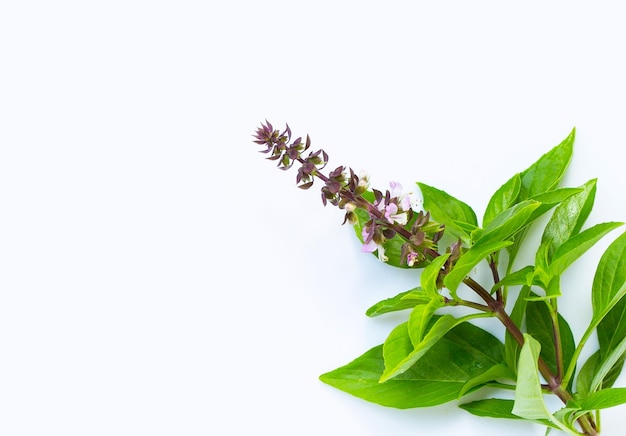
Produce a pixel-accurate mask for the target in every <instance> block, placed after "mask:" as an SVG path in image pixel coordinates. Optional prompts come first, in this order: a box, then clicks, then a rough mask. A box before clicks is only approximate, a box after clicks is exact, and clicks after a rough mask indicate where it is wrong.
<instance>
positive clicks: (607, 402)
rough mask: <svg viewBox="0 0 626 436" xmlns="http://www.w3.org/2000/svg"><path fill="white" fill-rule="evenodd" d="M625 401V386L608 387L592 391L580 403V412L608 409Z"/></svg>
mask: <svg viewBox="0 0 626 436" xmlns="http://www.w3.org/2000/svg"><path fill="white" fill-rule="evenodd" d="M625 403H626V388H609V389H603V390H601V391H598V392H594V393H593V394H591V395H589V396H588V397H587V398H585V399H584V400H583V402H582V404H581V405H580V407H581V409H582V411H581V413H582V412H589V411H593V410H599V409H608V408H610V407H615V406H619V405H620V404H625Z"/></svg>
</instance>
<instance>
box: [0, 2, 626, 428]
mask: <svg viewBox="0 0 626 436" xmlns="http://www.w3.org/2000/svg"><path fill="white" fill-rule="evenodd" d="M623 17H624V11H623V10H622V7H621V6H620V3H619V2H593V3H591V2H569V1H568V2H524V3H523V4H519V5H515V6H513V5H511V3H510V2H505V4H503V2H496V1H494V2H485V1H470V2H408V1H397V2H396V1H394V2H387V3H385V4H384V6H382V3H380V2H369V1H365V2H363V1H360V2H356V1H333V2H330V1H316V2H306V3H305V2H287V1H284V2H279V1H265V2H253V1H232V2H200V1H197V2H189V1H176V2H173V1H172V2H148V1H145V2H141V1H123V2H122V1H109V2H78V1H75V2H69V1H59V2H29V1H20V2H17V1H13V2H12V1H7V2H3V3H2V5H1V6H0V62H1V67H0V76H1V80H0V204H1V208H2V209H1V210H2V212H1V213H0V265H1V267H0V272H1V273H0V350H1V357H0V433H1V434H3V435H8V436H14V435H57V434H58V435H64V436H68V435H111V434H115V435H139V434H150V435H209V434H211V435H213V434H219V435H248V434H275V435H291V434H299V435H318V434H324V435H388V434H393V435H395V436H403V435H412V436H414V435H422V434H423V435H426V434H433V433H435V432H436V433H437V434H441V435H452V434H461V433H460V432H463V433H462V434H464V435H478V434H480V435H501V434H503V432H506V434H507V435H508V436H514V435H525V436H526V435H530V434H533V435H542V434H543V429H542V428H540V427H538V426H532V425H530V424H525V423H517V422H509V421H498V420H489V419H481V418H475V417H473V416H470V415H469V414H467V413H465V412H464V411H462V410H460V409H458V408H457V407H456V405H455V404H454V403H451V404H448V405H444V406H441V407H437V408H434V409H424V410H410V411H398V410H393V409H386V408H382V407H379V406H376V405H372V404H368V403H366V402H363V401H361V400H358V399H355V398H353V397H351V396H349V395H347V394H344V393H342V392H339V391H336V390H334V389H332V388H330V387H328V386H326V385H324V384H322V383H321V382H319V381H318V380H317V376H318V375H319V374H320V373H322V372H325V371H327V370H330V369H333V368H334V367H336V366H339V365H342V364H344V363H346V362H348V361H350V360H351V359H353V358H354V357H356V356H357V355H359V354H360V353H362V352H363V351H365V350H366V349H368V348H369V347H371V346H373V345H376V344H378V343H380V342H381V341H382V340H384V337H385V336H386V334H387V333H388V332H389V330H390V329H391V327H393V325H395V324H394V323H395V322H397V321H398V318H394V317H393V316H391V317H388V318H384V319H383V318H381V319H367V318H366V317H365V316H364V315H363V313H364V311H365V309H366V308H367V307H369V305H370V304H372V303H374V302H376V301H377V300H379V299H381V298H384V297H387V296H390V295H393V294H395V293H397V292H400V291H403V290H406V289H408V287H410V286H412V285H413V284H414V283H415V277H414V276H411V275H406V274H404V275H402V274H401V275H397V274H395V271H394V270H391V269H389V268H387V267H385V265H382V264H380V263H378V262H377V261H376V260H375V259H373V258H371V257H368V256H365V255H362V254H361V253H360V251H359V247H358V244H357V243H356V241H355V240H354V238H353V237H352V235H351V229H349V228H348V227H341V226H340V222H341V220H342V215H341V213H340V212H339V211H337V210H333V209H332V208H326V209H324V208H323V207H322V206H321V202H320V201H319V195H318V191H317V190H316V189H314V190H311V191H309V192H301V191H300V190H298V189H297V188H295V187H294V185H293V181H294V177H295V172H291V173H287V174H285V173H281V172H280V171H277V170H276V169H274V165H273V164H272V163H270V162H268V161H265V160H263V155H260V154H258V153H257V151H256V150H257V147H256V146H255V145H253V144H252V143H251V136H250V135H251V133H252V132H253V131H254V129H255V128H256V127H257V126H258V124H259V122H260V121H262V120H264V119H265V118H267V119H268V120H270V121H271V122H273V123H274V124H275V125H276V126H281V127H282V126H283V125H284V123H285V122H288V123H289V124H290V125H291V127H292V129H293V130H294V133H295V134H302V135H304V134H306V133H310V134H311V136H312V139H313V144H314V147H323V148H325V149H326V151H327V152H328V153H329V154H330V157H331V166H333V165H342V164H345V165H349V166H351V167H353V168H355V170H357V171H358V170H360V169H367V170H368V171H369V172H370V173H371V174H372V179H373V182H374V184H375V185H376V186H379V187H381V188H384V187H385V186H386V184H387V182H388V181H389V180H396V181H399V182H401V183H403V184H405V186H408V185H410V184H412V183H413V182H415V181H423V182H426V183H428V184H431V185H434V186H437V187H439V188H441V189H445V190H446V191H448V192H450V193H452V194H453V195H456V196H457V197H459V198H461V199H463V200H465V201H466V202H468V203H470V204H471V205H473V206H474V207H475V209H476V210H477V211H479V213H480V211H482V210H483V209H484V206H485V205H486V202H487V200H488V198H489V196H490V195H491V193H492V192H493V190H495V189H496V188H497V187H499V186H500V184H501V183H503V182H504V181H505V180H506V179H508V177H509V176H510V175H512V174H513V172H515V171H519V170H522V169H524V168H526V167H527V166H528V165H529V164H530V163H531V162H533V161H534V160H535V159H536V158H537V157H538V156H540V155H541V154H542V153H544V152H545V151H547V150H548V149H549V148H550V147H552V146H553V145H556V144H557V143H559V142H560V141H561V139H563V138H564V137H565V136H566V135H567V134H568V133H569V131H570V129H571V128H572V127H574V126H576V127H577V131H578V136H577V137H578V140H577V142H576V149H575V156H574V160H573V163H572V165H571V168H570V172H569V173H568V175H567V177H566V183H568V184H570V185H577V184H581V183H583V182H585V181H586V180H588V179H590V178H593V177H599V183H598V195H597V201H596V208H595V211H594V213H593V214H592V216H591V217H590V223H597V222H602V221H608V220H626V203H625V202H624V201H623V200H624V194H623V186H624V180H623V154H622V153H623V150H624V146H625V144H624V135H623V134H622V129H623V127H624V120H625V119H626V118H625V115H626V106H625V103H624V102H625V101H626V86H625V81H624V77H626V67H625V64H624V61H623V52H624V50H623V44H624V41H626V28H625V27H624V25H623V22H624V20H623ZM617 234H618V233H617V232H615V233H614V234H612V235H611V238H612V237H614V236H616V235H617ZM611 238H607V240H606V241H603V242H606V243H604V244H600V245H599V246H598V247H597V249H595V250H594V251H592V253H591V254H590V255H589V256H588V257H587V259H586V260H583V261H580V263H578V264H576V266H575V267H574V268H573V269H572V270H571V271H570V272H568V275H567V278H566V283H567V284H570V285H571V287H572V288H574V289H572V293H576V294H578V295H577V296H576V298H575V299H574V300H572V301H571V302H569V303H568V302H566V300H564V301H563V304H562V307H563V311H564V312H565V315H566V316H567V317H568V318H569V319H570V322H571V324H572V327H573V329H574V333H575V335H576V337H577V338H579V337H580V335H581V334H582V331H583V329H584V327H585V324H586V322H587V320H588V316H589V313H590V309H589V307H588V304H587V302H588V300H589V296H588V292H589V291H588V285H589V284H590V282H591V279H592V274H593V270H594V268H595V262H596V261H597V259H598V258H599V255H600V254H601V252H602V248H603V247H604V246H606V244H608V242H610V240H612V239H611ZM620 381H621V382H622V383H621V385H624V384H625V383H624V382H623V381H624V379H623V378H622V379H621V380H620ZM623 413H624V408H623V407H622V408H616V409H611V410H609V411H607V412H606V413H604V415H603V417H604V419H603V424H604V426H605V429H606V430H605V432H604V434H605V435H615V434H618V433H617V432H618V431H619V430H618V429H619V428H620V425H621V420H620V414H623Z"/></svg>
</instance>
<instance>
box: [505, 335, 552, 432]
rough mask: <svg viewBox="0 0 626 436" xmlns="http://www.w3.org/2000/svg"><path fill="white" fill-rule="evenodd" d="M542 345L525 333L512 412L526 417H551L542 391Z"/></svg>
mask: <svg viewBox="0 0 626 436" xmlns="http://www.w3.org/2000/svg"><path fill="white" fill-rule="evenodd" d="M540 351H541V345H540V344H539V342H537V341H536V340H535V339H534V338H533V337H532V336H530V335H529V334H527V333H525V334H524V346H523V347H522V351H521V352H520V356H519V363H518V373H517V386H516V388H515V404H514V406H513V410H512V413H513V414H515V415H517V416H519V417H521V418H526V419H550V420H552V419H551V416H552V415H551V413H550V412H549V411H548V408H547V407H546V404H545V402H544V398H543V392H542V391H541V380H540V379H539V367H538V363H537V362H538V360H539V353H540Z"/></svg>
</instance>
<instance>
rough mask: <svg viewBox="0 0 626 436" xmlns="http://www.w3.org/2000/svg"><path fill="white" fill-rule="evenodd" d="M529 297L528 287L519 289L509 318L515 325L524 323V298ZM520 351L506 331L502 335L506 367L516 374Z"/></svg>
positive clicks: (525, 304) (525, 302)
mask: <svg viewBox="0 0 626 436" xmlns="http://www.w3.org/2000/svg"><path fill="white" fill-rule="evenodd" d="M529 295H530V286H526V285H525V286H523V287H522V289H520V292H519V295H518V296H517V300H515V305H514V306H513V310H511V315H510V317H511V320H512V321H513V322H514V323H515V325H518V326H519V325H522V322H523V321H524V318H525V316H526V306H527V305H528V301H527V300H526V298H528V296H529ZM521 349H522V347H521V346H520V345H519V344H518V343H517V341H516V340H515V338H514V337H513V336H512V335H511V334H510V333H509V332H508V330H507V332H506V333H505V335H504V357H505V361H506V364H507V365H508V367H509V368H511V369H512V370H513V372H515V373H516V374H517V362H518V359H519V353H520V350H521Z"/></svg>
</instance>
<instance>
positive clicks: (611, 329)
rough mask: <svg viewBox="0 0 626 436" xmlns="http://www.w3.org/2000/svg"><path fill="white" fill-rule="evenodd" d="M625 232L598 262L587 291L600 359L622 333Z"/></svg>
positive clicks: (624, 328) (625, 317)
mask: <svg viewBox="0 0 626 436" xmlns="http://www.w3.org/2000/svg"><path fill="white" fill-rule="evenodd" d="M625 294H626V233H623V234H622V235H621V236H619V237H618V238H617V239H615V241H613V243H611V244H610V245H609V247H608V248H607V249H606V251H605V252H604V254H603V255H602V257H601V258H600V262H599V264H598V268H597V269H596V273H595V276H594V279H593V285H592V290H591V296H592V307H593V321H592V323H595V322H598V321H599V324H598V326H597V334H598V341H599V343H600V355H601V357H602V359H604V358H605V356H607V355H608V354H609V353H610V352H611V350H612V349H613V348H614V347H615V346H616V345H617V344H618V343H619V342H621V340H622V339H623V338H624V337H625V336H626V300H625V299H623V296H624V295H625Z"/></svg>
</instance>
